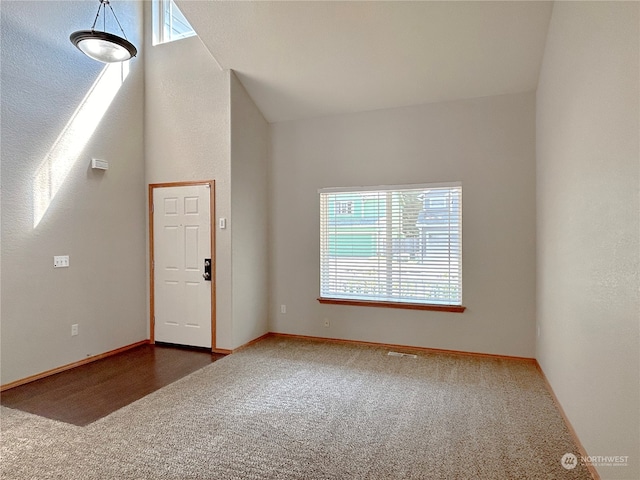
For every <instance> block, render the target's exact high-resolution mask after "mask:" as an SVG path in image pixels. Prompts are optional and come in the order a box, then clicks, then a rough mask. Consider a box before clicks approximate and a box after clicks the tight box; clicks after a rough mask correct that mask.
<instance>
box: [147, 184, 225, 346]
mask: <svg viewBox="0 0 640 480" xmlns="http://www.w3.org/2000/svg"><path fill="white" fill-rule="evenodd" d="M198 185H209V232H210V235H211V276H212V278H211V282H210V283H211V351H212V352H213V351H216V265H217V263H216V229H215V228H214V224H215V222H214V219H215V196H216V195H215V193H216V191H215V185H216V182H215V180H202V181H193V182H170V183H150V184H149V285H150V287H149V288H150V290H149V328H150V330H149V336H150V338H149V342H150V343H155V323H156V319H155V265H154V252H153V249H154V238H153V213H154V212H153V191H154V190H155V189H156V188H166V187H193V186H198Z"/></svg>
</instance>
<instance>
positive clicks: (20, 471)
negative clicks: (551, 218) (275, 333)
mask: <svg viewBox="0 0 640 480" xmlns="http://www.w3.org/2000/svg"><path fill="white" fill-rule="evenodd" d="M386 353H387V350H385V349H381V348H372V347H358V346H351V345H340V344H326V343H319V342H313V341H301V340H291V339H283V338H278V337H275V338H268V339H266V340H264V341H261V342H259V343H258V344H256V345H254V346H252V347H249V348H247V349H245V350H244V351H241V352H239V353H236V354H234V355H230V356H228V357H226V358H224V359H222V360H219V361H217V362H216V363H214V364H212V365H210V366H207V367H205V368H203V369H201V370H199V371H197V372H195V373H193V374H191V375H190V376H188V377H185V378H183V379H181V380H179V381H177V382H175V383H173V384H171V385H169V386H167V387H164V388H162V389H161V390H158V391H156V392H154V393H152V394H151V395H149V396H147V397H145V398H143V399H141V400H139V401H137V402H135V403H133V404H131V405H129V406H127V407H124V408H122V409H120V410H118V411H116V412H114V413H113V414H111V415H109V416H108V417H105V418H103V419H101V420H98V421H96V422H94V423H92V424H90V425H88V426H86V427H76V426H73V425H68V424H64V423H60V422H56V421H53V420H48V419H45V418H42V417H37V416H35V415H31V414H28V413H24V412H20V411H17V410H11V409H8V408H2V410H1V418H0V421H1V424H0V429H1V433H2V438H1V450H0V451H1V455H2V456H1V462H0V464H1V467H0V478H2V479H36V478H37V479H47V478H56V479H74V480H75V479H100V480H107V479H215V480H223V479H271V478H273V479H536V480H538V479H587V478H590V477H589V474H588V472H587V471H586V469H585V468H584V467H583V466H581V465H579V466H578V467H577V468H575V469H574V470H565V469H564V468H563V467H562V466H561V465H560V458H561V457H562V455H563V454H565V453H567V452H572V453H575V454H576V455H577V454H578V452H577V449H576V447H575V445H574V444H573V442H572V439H571V437H570V435H569V432H568V431H567V429H566V427H565V425H564V423H563V421H562V419H561V417H560V415H559V413H558V411H557V410H556V408H555V407H554V404H553V401H552V399H551V397H550V396H549V394H548V393H547V391H546V390H545V387H544V384H543V380H542V378H541V377H540V375H539V373H538V372H537V371H536V369H535V367H534V366H533V365H532V364H530V363H526V362H519V361H508V360H501V359H485V358H482V359H479V358H471V357H463V356H452V355H440V354H438V355H435V354H434V355H431V354H424V353H422V354H419V355H418V358H416V359H412V358H402V357H400V358H399V357H390V356H387V355H386Z"/></svg>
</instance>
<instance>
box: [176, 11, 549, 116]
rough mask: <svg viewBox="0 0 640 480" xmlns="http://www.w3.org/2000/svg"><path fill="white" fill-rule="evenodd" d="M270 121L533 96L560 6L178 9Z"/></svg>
mask: <svg viewBox="0 0 640 480" xmlns="http://www.w3.org/2000/svg"><path fill="white" fill-rule="evenodd" d="M177 3H178V5H179V7H180V9H181V10H182V12H183V13H184V14H185V16H186V17H187V19H188V20H189V22H191V24H192V26H193V27H194V29H195V30H196V32H197V33H198V35H199V36H200V38H201V39H202V41H203V42H204V44H205V45H206V47H207V48H208V49H209V51H210V52H211V54H212V55H213V56H214V57H215V58H216V60H217V61H218V63H219V64H220V66H221V67H222V68H224V69H233V70H235V71H236V73H237V75H238V77H239V78H240V80H241V82H242V83H243V85H244V86H245V88H246V89H247V91H248V92H249V94H250V95H251V97H252V98H253V100H254V101H255V102H256V104H257V105H258V107H259V108H260V109H261V110H262V112H263V114H264V115H265V117H266V119H267V120H268V121H270V122H279V121H285V120H293V119H299V118H309V117H318V116H326V115H335V114H341V113H350V112H358V111H366V110H376V109H381V108H391V107H398V106H405V105H416V104H421V103H429V102H437V101H444V100H456V99H463V98H473V97H483V96H488V95H501V94H508V93H517V92H525V91H531V90H534V89H535V88H536V85H537V82H538V74H539V70H540V64H541V61H542V55H543V53H544V45H545V39H546V35H547V28H548V24H549V18H550V16H551V9H552V3H551V2H520V1H511V2H510V1H506V2H483V1H477V2H404V1H395V2H367V1H364V2H331V1H326V2H306V1H298V2H234V1H231V2H225V1H189V0H178V1H177Z"/></svg>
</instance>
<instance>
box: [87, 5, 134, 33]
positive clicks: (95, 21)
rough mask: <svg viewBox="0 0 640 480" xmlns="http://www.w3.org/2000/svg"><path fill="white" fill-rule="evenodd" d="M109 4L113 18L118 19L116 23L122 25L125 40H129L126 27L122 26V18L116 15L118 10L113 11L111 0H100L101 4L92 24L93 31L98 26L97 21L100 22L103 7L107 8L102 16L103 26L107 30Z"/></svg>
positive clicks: (121, 29)
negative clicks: (119, 18) (125, 30)
mask: <svg viewBox="0 0 640 480" xmlns="http://www.w3.org/2000/svg"><path fill="white" fill-rule="evenodd" d="M107 5H109V9H110V10H111V13H112V14H113V18H115V19H116V23H117V24H118V27H120V31H121V32H122V35H123V36H124V38H125V40H129V39H128V38H127V34H126V33H124V29H123V28H122V25H120V20H118V16H117V15H116V12H114V11H113V7H112V6H111V3H110V2H109V0H100V5H99V6H98V11H97V12H96V18H94V20H93V25H91V31H92V32H93V31H94V30H95V28H96V23H98V17H99V16H100V9H101V8H104V10H105V11H104V15H103V16H102V28H103V31H104V32H106V31H107Z"/></svg>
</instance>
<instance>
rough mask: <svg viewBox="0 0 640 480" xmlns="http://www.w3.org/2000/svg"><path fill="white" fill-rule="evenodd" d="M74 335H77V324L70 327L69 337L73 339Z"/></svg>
mask: <svg viewBox="0 0 640 480" xmlns="http://www.w3.org/2000/svg"><path fill="white" fill-rule="evenodd" d="M76 335H78V324H77V323H74V324H73V325H71V336H72V337H75V336H76Z"/></svg>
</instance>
